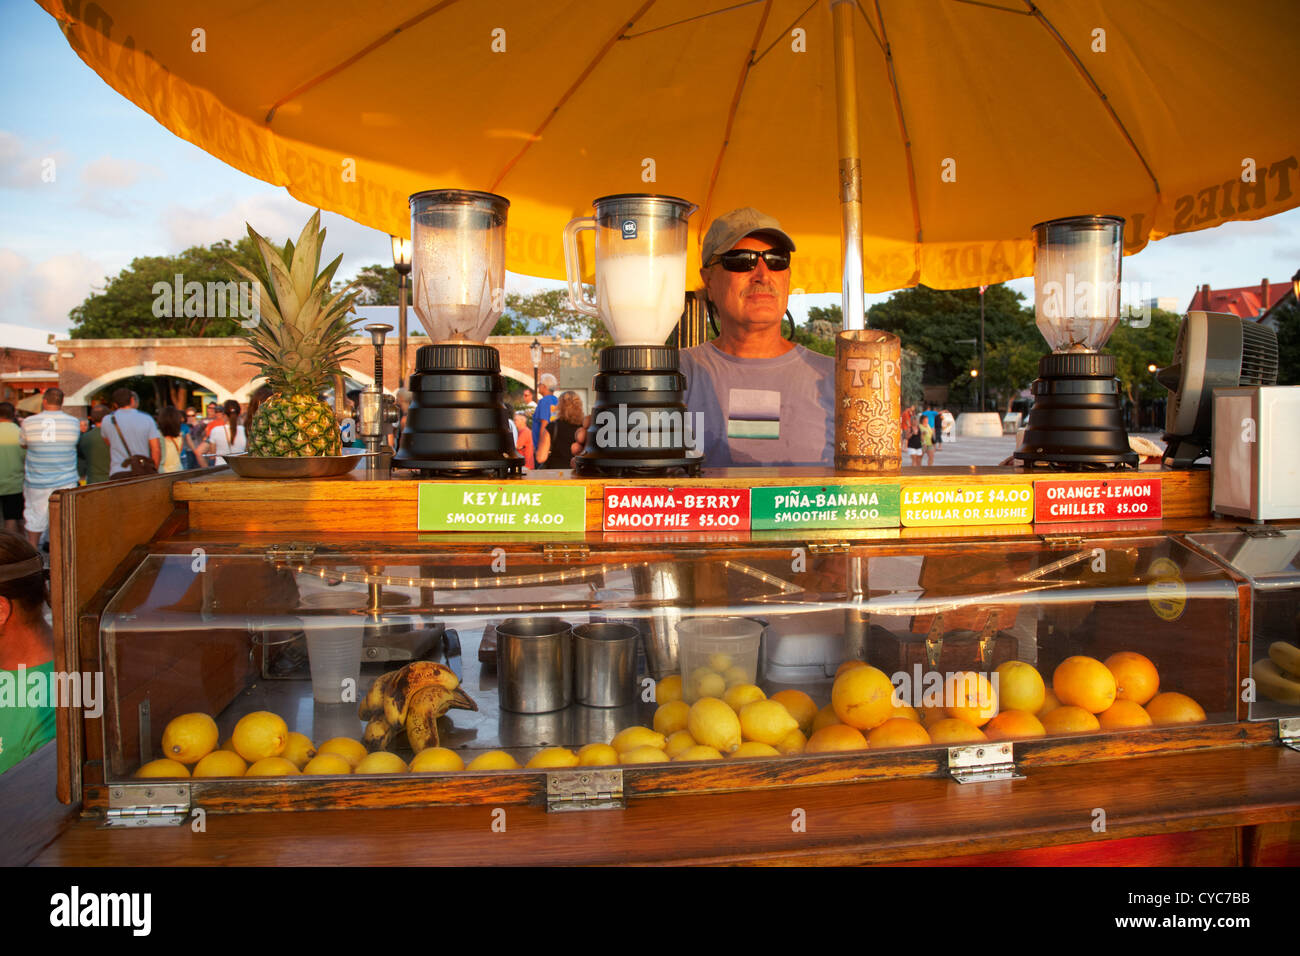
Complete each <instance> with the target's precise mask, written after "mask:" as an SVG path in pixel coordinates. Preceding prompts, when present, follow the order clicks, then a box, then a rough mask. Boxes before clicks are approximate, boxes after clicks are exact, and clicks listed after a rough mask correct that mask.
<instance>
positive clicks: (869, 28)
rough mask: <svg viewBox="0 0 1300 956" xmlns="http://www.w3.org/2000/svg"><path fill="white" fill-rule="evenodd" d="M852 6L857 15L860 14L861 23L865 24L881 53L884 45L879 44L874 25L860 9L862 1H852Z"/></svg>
mask: <svg viewBox="0 0 1300 956" xmlns="http://www.w3.org/2000/svg"><path fill="white" fill-rule="evenodd" d="M853 5H854V6H855V7H857V8H858V13H860V14H862V20H863V22H864V23H866V25H867V29H868V30H870V31H871V38H872V39H873V40H875V41H876V46H878V47H880V51H881V52H882V53H883V52H884V51H885V44H883V43H881V42H880V34H879V33H877V32H876V25H875V24H874V23H872V22H871V17H869V16H867V11H866V10H863V9H862V0H853Z"/></svg>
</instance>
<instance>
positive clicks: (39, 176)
mask: <svg viewBox="0 0 1300 956" xmlns="http://www.w3.org/2000/svg"><path fill="white" fill-rule="evenodd" d="M67 168H68V154H67V153H65V152H64V151H63V150H59V149H54V148H52V145H51V144H50V143H48V142H43V143H40V144H36V143H31V142H28V141H27V140H24V139H22V138H21V137H19V136H17V135H16V134H14V133H11V132H9V131H8V130H2V129H0V187H7V188H10V189H48V188H50V187H51V186H53V185H54V184H56V183H57V182H58V181H59V177H60V176H62V175H65V173H64V170H65V169H67Z"/></svg>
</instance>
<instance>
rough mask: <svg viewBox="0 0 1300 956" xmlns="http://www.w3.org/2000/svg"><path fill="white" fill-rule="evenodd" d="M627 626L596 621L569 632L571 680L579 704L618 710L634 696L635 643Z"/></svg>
mask: <svg viewBox="0 0 1300 956" xmlns="http://www.w3.org/2000/svg"><path fill="white" fill-rule="evenodd" d="M640 636H641V632H640V631H638V630H637V629H636V628H635V627H633V626H632V625H631V624H620V623H618V622H615V621H599V622H593V623H591V624H581V625H579V626H578V627H575V628H574V629H573V661H574V674H573V680H574V685H575V688H576V691H577V698H578V703H579V704H584V705H586V706H588V707H622V706H624V705H626V704H630V703H631V702H632V701H633V700H634V695H635V693H636V689H635V686H634V684H635V681H636V642H637V639H638V638H639V637H640Z"/></svg>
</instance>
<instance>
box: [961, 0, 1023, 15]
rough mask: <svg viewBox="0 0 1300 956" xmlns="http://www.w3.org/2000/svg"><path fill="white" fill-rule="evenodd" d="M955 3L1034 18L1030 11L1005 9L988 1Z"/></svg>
mask: <svg viewBox="0 0 1300 956" xmlns="http://www.w3.org/2000/svg"><path fill="white" fill-rule="evenodd" d="M953 3H969V4H970V5H971V6H972V7H988V8H989V9H990V10H1001V11H1002V12H1003V13H1017V14H1019V15H1020V16H1024V17H1032V16H1033V13H1031V12H1030V11H1028V10H1015V9H1013V8H1011V7H1004V6H1001V5H1000V4H996V3H988V2H986V0H953Z"/></svg>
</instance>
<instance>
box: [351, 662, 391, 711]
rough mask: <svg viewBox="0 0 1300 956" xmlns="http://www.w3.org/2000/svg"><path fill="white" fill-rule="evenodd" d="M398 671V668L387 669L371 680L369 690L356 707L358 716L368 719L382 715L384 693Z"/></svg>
mask: <svg viewBox="0 0 1300 956" xmlns="http://www.w3.org/2000/svg"><path fill="white" fill-rule="evenodd" d="M399 673H401V670H400V668H399V669H398V670H395V671H387V672H385V673H383V674H380V675H379V676H378V677H376V678H375V679H374V681H372V682H371V684H370V690H369V691H367V692H366V696H365V697H364V698H363V699H362V701H361V706H360V707H358V708H357V716H358V717H360V718H361V719H362V720H369V719H370V718H372V717H381V716H383V713H384V694H385V692H386V691H387V689H388V686H389V685H390V684H392V682H393V680H394V679H395V678H396V677H397V675H398V674H399Z"/></svg>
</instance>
